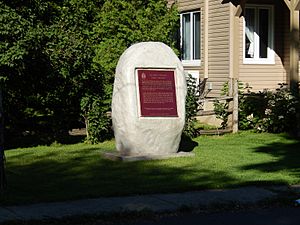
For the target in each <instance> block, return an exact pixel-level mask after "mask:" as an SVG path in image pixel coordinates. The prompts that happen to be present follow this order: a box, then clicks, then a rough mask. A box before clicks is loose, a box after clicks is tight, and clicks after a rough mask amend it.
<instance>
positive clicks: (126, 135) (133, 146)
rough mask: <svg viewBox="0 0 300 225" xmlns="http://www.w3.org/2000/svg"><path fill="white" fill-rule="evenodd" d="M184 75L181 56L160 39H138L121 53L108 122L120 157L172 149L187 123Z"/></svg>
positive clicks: (152, 154) (163, 153) (164, 153)
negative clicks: (111, 125)
mask: <svg viewBox="0 0 300 225" xmlns="http://www.w3.org/2000/svg"><path fill="white" fill-rule="evenodd" d="M186 92H187V88H186V80H185V75H184V71H183V66H182V63H181V61H180V60H179V59H178V57H177V56H176V54H175V53H174V52H173V50H172V49H171V48H170V47H168V46H167V45H165V44H163V43H160V42H142V43H138V44H134V45H132V46H131V47H129V48H128V49H127V50H126V51H125V52H124V53H123V54H122V56H121V57H120V59H119V62H118V65H117V68H116V74H115V81H114V89H113V97H112V122H113V130H114V134H115V140H116V149H117V151H118V152H119V153H118V154H119V156H120V157H146V158H147V157H155V156H167V155H172V154H173V155H174V154H175V153H177V151H178V149H179V143H180V139H181V134H182V130H183V128H184V123H185V98H186Z"/></svg>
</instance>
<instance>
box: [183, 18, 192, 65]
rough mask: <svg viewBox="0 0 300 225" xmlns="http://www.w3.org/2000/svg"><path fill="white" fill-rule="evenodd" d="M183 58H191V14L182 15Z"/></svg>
mask: <svg viewBox="0 0 300 225" xmlns="http://www.w3.org/2000/svg"><path fill="white" fill-rule="evenodd" d="M182 59H184V60H190V59H191V18H190V14H183V15H182Z"/></svg>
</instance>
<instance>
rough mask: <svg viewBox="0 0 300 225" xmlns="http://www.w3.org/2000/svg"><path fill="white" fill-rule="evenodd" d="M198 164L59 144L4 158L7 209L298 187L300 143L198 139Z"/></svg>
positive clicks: (283, 138) (271, 137)
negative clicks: (110, 155) (131, 158)
mask: <svg viewBox="0 0 300 225" xmlns="http://www.w3.org/2000/svg"><path fill="white" fill-rule="evenodd" d="M193 142H195V143H196V144H197V146H196V147H194V150H193V152H194V153H195V154H196V156H195V157H192V158H191V157H187V158H173V159H168V160H154V161H140V162H131V163H122V162H113V161H109V160H106V159H104V158H103V157H102V156H101V154H102V153H103V152H105V151H113V150H114V141H109V142H104V143H102V144H97V145H89V144H84V143H79V144H73V145H60V144H57V143H56V144H53V145H51V146H38V147H33V148H20V149H13V150H8V151H6V175H7V181H8V187H7V190H6V191H5V192H4V193H3V194H2V195H1V204H2V205H15V204H29V203H38V202H52V201H65V200H75V199H83V198H97V197H108V196H127V195H137V194H150V193H169V192H184V191H193V190H203V189H211V188H212V189H219V188H234V187H240V186H244V185H269V184H298V183H300V169H299V159H300V151H299V149H300V142H299V141H298V140H295V139H291V138H289V137H288V136H287V135H284V134H268V133H254V132H250V131H247V132H240V133H237V134H226V135H223V136H200V137H198V138H195V139H194V140H193Z"/></svg>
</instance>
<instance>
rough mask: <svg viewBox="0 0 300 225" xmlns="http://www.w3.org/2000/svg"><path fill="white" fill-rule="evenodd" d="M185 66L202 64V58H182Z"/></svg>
mask: <svg viewBox="0 0 300 225" xmlns="http://www.w3.org/2000/svg"><path fill="white" fill-rule="evenodd" d="M181 62H182V65H183V66H189V67H199V66H201V60H182V61H181Z"/></svg>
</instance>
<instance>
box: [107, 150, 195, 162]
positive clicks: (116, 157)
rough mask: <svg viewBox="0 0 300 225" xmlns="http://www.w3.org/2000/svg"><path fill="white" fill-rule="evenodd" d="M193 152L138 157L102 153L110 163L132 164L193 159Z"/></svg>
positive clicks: (116, 153) (117, 153)
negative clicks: (180, 158) (148, 161)
mask: <svg viewBox="0 0 300 225" xmlns="http://www.w3.org/2000/svg"><path fill="white" fill-rule="evenodd" d="M194 156H195V153H193V152H178V153H174V154H167V155H138V156H124V155H120V153H119V152H105V153H103V158H105V159H109V160H112V161H123V162H134V161H146V160H159V159H169V158H178V157H194Z"/></svg>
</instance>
